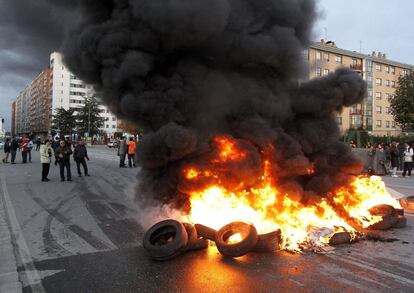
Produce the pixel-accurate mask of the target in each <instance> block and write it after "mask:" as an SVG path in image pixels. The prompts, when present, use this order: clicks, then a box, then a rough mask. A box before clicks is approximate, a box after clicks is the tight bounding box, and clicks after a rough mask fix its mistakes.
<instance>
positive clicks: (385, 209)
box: [368, 204, 407, 230]
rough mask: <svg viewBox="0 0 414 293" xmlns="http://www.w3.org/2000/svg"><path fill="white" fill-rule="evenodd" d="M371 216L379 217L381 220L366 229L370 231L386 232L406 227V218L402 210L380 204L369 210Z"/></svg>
mask: <svg viewBox="0 0 414 293" xmlns="http://www.w3.org/2000/svg"><path fill="white" fill-rule="evenodd" d="M369 212H370V213H371V215H374V216H380V217H381V220H380V221H379V222H377V223H375V224H372V225H371V226H369V227H368V228H369V229H371V230H388V229H391V228H404V227H405V226H407V218H406V217H404V210H403V209H396V208H394V207H393V206H390V205H386V204H381V205H376V206H374V207H372V208H370V209H369Z"/></svg>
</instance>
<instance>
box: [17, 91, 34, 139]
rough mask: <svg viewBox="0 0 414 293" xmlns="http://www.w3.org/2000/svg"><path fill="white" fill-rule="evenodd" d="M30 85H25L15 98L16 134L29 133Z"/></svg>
mask: <svg viewBox="0 0 414 293" xmlns="http://www.w3.org/2000/svg"><path fill="white" fill-rule="evenodd" d="M30 90H31V87H30V85H29V86H26V87H25V88H24V89H23V90H22V91H21V92H20V93H19V95H18V96H17V97H16V100H15V103H16V104H15V113H14V114H15V115H14V118H15V123H14V127H15V128H14V133H15V134H17V135H27V134H30V132H31V131H30V115H29V114H30V104H31V95H30Z"/></svg>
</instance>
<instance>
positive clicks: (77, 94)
mask: <svg viewBox="0 0 414 293" xmlns="http://www.w3.org/2000/svg"><path fill="white" fill-rule="evenodd" d="M69 94H70V95H71V96H81V97H84V96H86V94H85V93H82V92H70V93H69Z"/></svg>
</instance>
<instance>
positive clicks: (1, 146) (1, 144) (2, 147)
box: [0, 141, 4, 150]
mask: <svg viewBox="0 0 414 293" xmlns="http://www.w3.org/2000/svg"><path fill="white" fill-rule="evenodd" d="M2 149H4V142H3V141H0V150H2Z"/></svg>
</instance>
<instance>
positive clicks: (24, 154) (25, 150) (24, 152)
mask: <svg viewBox="0 0 414 293" xmlns="http://www.w3.org/2000/svg"><path fill="white" fill-rule="evenodd" d="M29 142H30V140H29V138H28V137H27V136H26V137H25V138H23V140H22V144H21V146H20V149H21V151H22V159H23V164H26V163H27V153H28V152H29Z"/></svg>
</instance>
